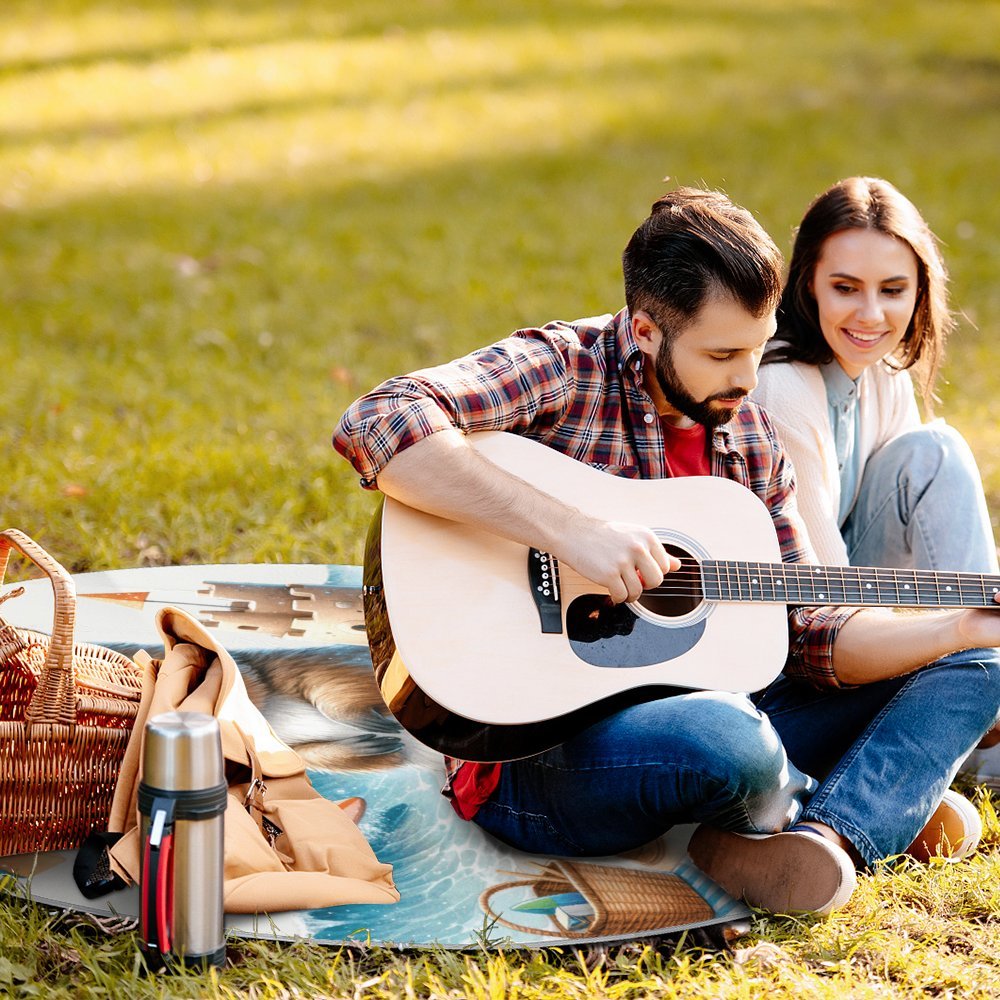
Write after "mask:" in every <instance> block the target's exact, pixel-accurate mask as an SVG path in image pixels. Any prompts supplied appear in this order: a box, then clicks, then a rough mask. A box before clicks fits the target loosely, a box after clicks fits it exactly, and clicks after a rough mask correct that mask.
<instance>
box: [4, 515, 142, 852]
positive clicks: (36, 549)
mask: <svg viewBox="0 0 1000 1000" xmlns="http://www.w3.org/2000/svg"><path fill="white" fill-rule="evenodd" d="M11 549H16V550H17V551H18V552H20V553H21V554H22V555H23V556H25V557H26V558H27V559H30V560H31V561H32V562H33V563H35V565H36V566H38V567H39V568H40V569H41V570H43V571H44V572H45V573H46V575H47V576H48V577H49V580H50V581H51V583H52V589H53V593H54V599H55V603H54V618H53V626H52V635H51V637H50V636H48V635H44V634H43V633H41V632H33V631H31V630H29V629H22V628H15V627H14V626H13V625H10V624H8V623H7V622H6V621H4V620H3V619H2V618H0V856H2V855H7V854H25V853H28V852H30V851H55V850H62V849H65V848H72V847H76V846H78V845H79V844H80V842H81V841H82V840H83V839H84V838H85V837H86V836H87V834H88V833H90V831H91V830H92V829H93V828H94V827H95V826H104V825H105V824H106V822H107V818H108V813H109V811H110V808H111V798H112V795H113V793H114V789H115V783H116V781H117V780H118V772H119V769H120V767H121V762H122V758H123V757H124V755H125V746H126V744H127V743H128V738H129V733H130V731H131V729H132V725H133V723H134V721H135V718H136V715H137V713H138V709H139V700H140V694H141V674H140V671H139V668H138V667H137V666H136V665H135V663H133V662H132V660H130V659H129V658H128V657H127V656H123V655H122V654H121V653H116V652H114V651H112V650H110V649H105V648H104V647H103V646H93V645H84V644H74V642H73V633H74V625H75V620H76V589H75V587H74V585H73V580H72V579H71V578H70V576H69V574H68V573H67V572H66V570H65V569H63V567H62V566H60V565H59V563H58V562H56V561H55V559H53V558H52V557H51V556H50V555H49V554H48V553H47V552H46V551H45V550H44V549H43V548H42V547H41V546H40V545H38V543H37V542H35V541H33V540H32V539H31V538H29V537H28V536H27V535H25V534H24V533H23V532H21V531H18V530H17V529H16V528H9V529H8V530H6V531H3V532H0V583H2V582H3V580H4V577H5V576H6V572H7V562H8V559H9V557H10V551H11ZM23 592H24V589H23V588H17V589H15V590H12V591H10V592H8V593H7V594H4V595H3V596H2V597H0V603H3V602H4V601H7V600H9V599H10V598H15V597H19V596H20V595H21V594H22V593H23Z"/></svg>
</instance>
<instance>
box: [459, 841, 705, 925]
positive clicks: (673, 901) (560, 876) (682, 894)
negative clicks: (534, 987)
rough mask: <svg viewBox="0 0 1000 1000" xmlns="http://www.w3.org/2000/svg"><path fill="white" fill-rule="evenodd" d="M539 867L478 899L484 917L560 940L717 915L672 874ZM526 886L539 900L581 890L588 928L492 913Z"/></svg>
mask: <svg viewBox="0 0 1000 1000" xmlns="http://www.w3.org/2000/svg"><path fill="white" fill-rule="evenodd" d="M539 869H540V870H539V871H538V872H535V873H527V872H511V873H510V874H516V875H521V876H522V877H521V878H519V879H517V881H513V882H501V883H500V884H499V885H494V886H491V887H490V888H489V889H487V890H486V891H485V892H484V893H483V894H482V895H481V896H480V897H479V904H480V906H482V908H483V910H484V912H485V913H486V915H487V916H488V917H489V918H490V919H492V920H495V921H497V922H498V923H501V924H503V925H504V926H505V927H510V928H511V929H512V930H515V931H523V932H524V933H526V934H541V935H543V936H546V937H560V938H574V937H581V938H582V937H587V938H591V937H614V936H618V935H626V934H638V933H648V932H649V931H655V930H659V929H660V928H664V927H675V926H678V925H680V924H694V923H698V922H699V921H702V920H711V919H712V916H713V912H712V907H711V906H709V905H708V903H707V902H705V900H704V899H702V897H701V896H699V895H698V893H697V892H695V890H694V889H692V888H691V886H690V885H688V884H687V882H685V881H684V879H682V878H681V877H680V876H679V875H675V874H673V872H658V871H648V870H645V869H640V868H623V867H620V866H618V865H597V864H593V863H592V862H587V861H568V860H561V861H550V862H548V863H547V864H545V865H539ZM522 885H523V886H527V887H529V888H530V889H531V890H532V892H533V893H534V894H535V896H538V897H541V896H551V895H554V894H555V893H561V892H569V891H573V892H579V893H580V894H581V895H582V896H583V898H584V899H585V900H586V901H587V902H588V903H589V904H590V906H591V908H592V909H593V911H594V914H593V916H592V917H591V918H590V920H589V922H588V924H587V926H586V927H584V928H582V929H579V930H566V929H565V928H563V927H559V925H558V924H557V925H556V926H557V928H558V929H557V930H550V929H548V928H544V927H529V926H527V925H526V924H517V923H513V922H512V921H510V920H505V919H504V918H503V917H502V916H501V915H500V914H499V913H497V912H496V911H494V910H493V907H492V898H493V896H494V895H496V893H498V892H500V891H501V890H503V889H512V888H515V887H516V886H522ZM553 922H554V921H553Z"/></svg>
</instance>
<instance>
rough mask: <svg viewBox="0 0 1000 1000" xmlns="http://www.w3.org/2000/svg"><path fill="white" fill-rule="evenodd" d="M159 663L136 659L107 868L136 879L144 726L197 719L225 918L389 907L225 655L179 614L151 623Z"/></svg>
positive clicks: (358, 841) (345, 831)
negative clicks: (216, 812) (135, 693)
mask: <svg viewBox="0 0 1000 1000" xmlns="http://www.w3.org/2000/svg"><path fill="white" fill-rule="evenodd" d="M156 624H157V627H158V628H159V630H160V634H161V635H162V636H163V643H164V656H163V659H162V660H153V659H151V658H150V657H149V656H148V655H145V654H143V653H140V654H138V655H137V656H136V658H135V659H136V662H137V663H138V664H139V665H140V666H141V667H142V668H143V671H144V676H143V690H142V701H141V703H140V705H139V714H138V718H137V719H136V723H135V728H134V729H133V731H132V737H131V739H130V740H129V744H128V748H127V749H126V752H125V759H124V761H123V763H122V771H121V777H120V778H119V781H118V785H117V787H116V789H115V795H114V800H113V802H112V806H111V817H110V821H109V825H108V828H109V830H110V832H112V833H122V834H123V836H122V838H121V839H120V840H119V841H118V842H117V843H116V844H115V845H114V847H112V848H111V862H112V868H113V869H114V870H115V871H116V872H117V874H118V875H120V876H121V877H122V878H124V879H126V880H127V881H132V882H138V880H139V847H140V838H139V827H138V822H139V820H138V809H137V798H138V788H139V781H140V778H141V775H140V768H141V762H142V743H143V738H144V735H145V724H146V720H147V719H148V718H150V717H152V716H156V715H159V714H161V713H163V712H172V711H182V712H184V711H191V712H205V713H207V714H209V715H214V716H215V717H216V718H217V719H218V720H219V729H220V731H221V735H222V753H223V756H224V757H225V760H226V776H227V780H228V782H229V803H228V806H227V808H226V817H225V875H224V887H223V897H224V904H225V910H226V912H227V913H266V912H277V911H279V910H300V909H315V908H317V907H324V906H336V905H341V904H344V903H395V902H396V901H397V900H398V899H399V893H398V891H397V890H396V887H395V885H393V881H392V866H391V865H386V864H382V863H381V862H380V861H379V860H378V859H377V858H376V857H375V854H374V852H373V851H372V849H371V846H370V845H369V843H368V841H367V840H365V838H364V835H363V834H362V833H361V831H360V830H359V829H358V828H357V826H356V825H355V824H354V823H353V822H352V821H351V819H350V818H349V817H348V816H347V815H346V814H345V813H344V811H343V810H342V809H340V808H339V807H338V806H337V805H336V803H334V802H331V801H329V800H328V799H325V798H323V797H322V796H321V795H320V794H319V793H318V792H317V791H316V790H315V789H314V788H313V787H312V785H311V784H310V782H309V779H308V777H307V776H306V773H305V765H304V764H303V762H302V759H301V758H300V757H299V755H298V754H297V753H295V751H294V750H292V749H291V748H290V747H288V746H286V745H285V744H284V743H283V742H282V741H281V740H280V739H278V737H277V736H276V735H275V734H274V731H273V730H272V729H271V727H270V726H269V725H268V723H267V720H266V719H265V718H264V716H263V715H261V713H260V711H259V710H258V709H257V707H256V706H255V705H254V704H253V702H252V701H251V700H250V697H249V695H248V694H247V690H246V687H245V685H244V683H243V678H242V677H241V675H240V672H239V669H238V668H237V666H236V663H235V662H234V660H233V658H232V656H230V654H229V653H228V652H227V651H226V650H225V649H224V648H223V647H222V646H221V645H219V643H218V642H217V641H216V640H215V638H213V636H212V635H211V634H210V633H209V632H208V631H207V630H206V629H204V628H203V627H202V626H201V624H199V622H197V621H196V620H195V619H194V618H192V617H191V616H190V615H188V614H186V613H185V612H183V611H180V610H178V609H177V608H163V609H161V611H160V612H159V613H158V614H157V616H156Z"/></svg>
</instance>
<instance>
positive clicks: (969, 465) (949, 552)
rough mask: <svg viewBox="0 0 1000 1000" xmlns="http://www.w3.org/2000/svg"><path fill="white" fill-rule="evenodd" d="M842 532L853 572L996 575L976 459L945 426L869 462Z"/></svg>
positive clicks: (891, 446) (901, 440) (898, 442)
mask: <svg viewBox="0 0 1000 1000" xmlns="http://www.w3.org/2000/svg"><path fill="white" fill-rule="evenodd" d="M841 534H842V535H843V536H844V542H845V543H846V545H847V552H848V557H849V559H850V561H851V565H852V566H888V567H894V568H896V569H938V570H952V571H955V572H960V571H963V572H968V573H996V572H997V550H996V543H995V542H994V540H993V528H992V526H991V525H990V518H989V513H988V512H987V510H986V500H985V498H984V497H983V484H982V480H981V479H980V476H979V469H978V468H977V467H976V460H975V458H974V457H973V455H972V452H971V451H970V450H969V446H968V445H967V444H966V443H965V439H964V438H963V437H962V436H961V435H960V434H959V433H958V431H956V430H954V429H953V428H951V427H949V426H948V425H947V424H946V423H944V422H943V421H935V422H934V423H931V424H926V425H924V426H923V427H920V428H919V429H917V430H912V431H908V432H907V433H905V434H900V435H899V437H897V438H893V439H892V440H891V441H889V442H888V443H887V444H885V445H883V446H882V447H881V448H880V449H879V450H878V451H876V452H875V454H874V455H872V456H871V457H870V458H869V459H868V462H867V464H866V465H865V470H864V474H863V476H862V478H861V486H860V488H859V491H858V497H857V499H856V500H855V503H854V507H853V508H852V510H851V513H850V514H849V515H848V518H847V520H846V521H845V522H844V525H843V527H842V528H841Z"/></svg>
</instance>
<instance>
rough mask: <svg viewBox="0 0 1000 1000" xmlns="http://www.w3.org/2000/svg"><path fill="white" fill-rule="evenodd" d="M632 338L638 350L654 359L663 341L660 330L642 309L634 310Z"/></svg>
mask: <svg viewBox="0 0 1000 1000" xmlns="http://www.w3.org/2000/svg"><path fill="white" fill-rule="evenodd" d="M632 337H633V339H634V340H635V343H636V346H637V347H638V348H639V350H640V351H642V353H643V354H647V355H649V356H650V357H656V352H657V351H658V350H659V349H660V344H661V342H662V341H663V334H662V333H661V332H660V328H659V327H658V326H657V325H656V324H655V323H654V322H653V319H652V317H651V316H650V315H649V313H647V312H646V311H645V310H644V309H638V310H636V313H635V315H634V316H633V317H632Z"/></svg>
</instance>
